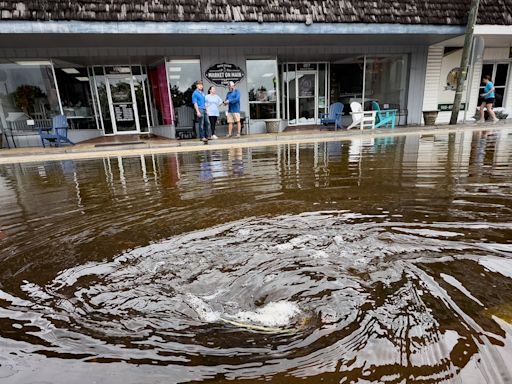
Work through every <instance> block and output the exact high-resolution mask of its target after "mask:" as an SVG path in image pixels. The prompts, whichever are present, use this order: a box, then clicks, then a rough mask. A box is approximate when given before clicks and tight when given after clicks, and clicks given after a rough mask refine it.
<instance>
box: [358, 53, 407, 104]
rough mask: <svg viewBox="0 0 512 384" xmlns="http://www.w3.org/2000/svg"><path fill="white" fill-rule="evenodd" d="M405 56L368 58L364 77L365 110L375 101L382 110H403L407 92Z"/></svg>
mask: <svg viewBox="0 0 512 384" xmlns="http://www.w3.org/2000/svg"><path fill="white" fill-rule="evenodd" d="M406 70H407V66H406V57H405V56H384V57H368V58H367V59H366V75H365V92H364V94H365V109H371V102H372V101H376V102H377V103H379V104H380V106H381V108H384V109H398V110H401V109H404V108H405V102H406V91H407V73H406Z"/></svg>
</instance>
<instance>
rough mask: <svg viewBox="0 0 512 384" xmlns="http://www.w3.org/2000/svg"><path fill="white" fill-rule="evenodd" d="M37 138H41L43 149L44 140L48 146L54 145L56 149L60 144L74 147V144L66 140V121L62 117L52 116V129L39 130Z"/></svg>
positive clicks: (64, 117)
mask: <svg viewBox="0 0 512 384" xmlns="http://www.w3.org/2000/svg"><path fill="white" fill-rule="evenodd" d="M39 137H41V143H42V144H43V147H45V148H46V145H45V144H44V142H45V140H46V141H48V143H49V144H50V146H51V145H52V144H54V145H55V146H56V147H58V146H60V144H61V143H62V144H65V143H67V144H71V145H75V143H73V142H72V141H71V140H69V139H68V120H67V118H66V116H64V115H57V116H54V118H53V120H52V128H50V129H48V128H39Z"/></svg>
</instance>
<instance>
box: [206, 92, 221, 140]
mask: <svg viewBox="0 0 512 384" xmlns="http://www.w3.org/2000/svg"><path fill="white" fill-rule="evenodd" d="M222 103H223V101H222V99H221V98H220V97H219V95H217V91H216V89H215V87H210V88H209V89H208V94H207V95H206V110H207V111H208V119H209V120H210V127H211V130H212V139H213V140H216V139H217V136H215V124H217V119H218V118H219V106H220V105H221V104H222Z"/></svg>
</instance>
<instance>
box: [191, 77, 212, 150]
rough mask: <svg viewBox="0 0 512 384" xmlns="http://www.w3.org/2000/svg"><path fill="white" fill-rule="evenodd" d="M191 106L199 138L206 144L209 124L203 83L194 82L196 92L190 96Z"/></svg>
mask: <svg viewBox="0 0 512 384" xmlns="http://www.w3.org/2000/svg"><path fill="white" fill-rule="evenodd" d="M192 104H194V110H195V112H196V116H197V124H198V130H199V138H200V139H201V140H202V141H203V142H204V143H205V144H206V143H208V128H209V126H210V123H209V121H208V115H207V111H206V100H205V97H204V94H203V82H202V81H201V80H199V81H197V82H196V90H195V91H194V93H193V94H192Z"/></svg>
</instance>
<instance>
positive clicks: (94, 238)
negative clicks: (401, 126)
mask: <svg viewBox="0 0 512 384" xmlns="http://www.w3.org/2000/svg"><path fill="white" fill-rule="evenodd" d="M0 207H1V209H0V231H1V232H0V383H4V382H5V383H71V382H72V383H94V382H96V383H123V384H128V383H184V382H211V383H220V382H224V381H228V380H229V381H232V380H236V381H237V382H246V383H253V382H259V381H262V380H267V381H271V382H275V383H295V382H304V383H320V382H325V383H452V382H454V383H510V382H512V373H511V368H510V366H511V363H510V362H511V361H512V132H511V131H507V130H499V131H482V132H470V133H457V134H449V135H436V136H423V137H421V136H413V135H411V136H406V137H400V138H389V137H386V138H384V137H382V138H378V139H375V140H370V139H368V140H363V141H353V142H339V143H319V144H307V145H305V144H301V145H283V146H280V147H267V148H257V149H243V150H242V149H231V150H225V151H211V152H208V151H204V152H194V153H187V154H179V155H176V154H166V155H161V156H159V155H154V156H151V155H149V156H141V157H127V158H110V159H100V160H90V161H62V162H47V163H38V164H23V165H7V166H0Z"/></svg>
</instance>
